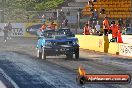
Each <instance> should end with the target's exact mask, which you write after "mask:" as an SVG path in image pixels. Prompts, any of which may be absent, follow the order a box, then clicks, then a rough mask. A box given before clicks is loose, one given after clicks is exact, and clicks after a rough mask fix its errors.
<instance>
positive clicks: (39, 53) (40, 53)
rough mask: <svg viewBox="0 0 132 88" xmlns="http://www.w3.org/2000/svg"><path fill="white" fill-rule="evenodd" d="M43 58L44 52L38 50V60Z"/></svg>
mask: <svg viewBox="0 0 132 88" xmlns="http://www.w3.org/2000/svg"><path fill="white" fill-rule="evenodd" d="M41 57H42V52H40V50H39V49H37V58H39V59H40V58H41Z"/></svg>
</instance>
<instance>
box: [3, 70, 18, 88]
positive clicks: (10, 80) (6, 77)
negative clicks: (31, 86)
mask: <svg viewBox="0 0 132 88" xmlns="http://www.w3.org/2000/svg"><path fill="white" fill-rule="evenodd" d="M0 72H1V73H2V75H3V76H4V78H5V79H6V80H8V81H9V82H10V83H11V84H12V85H13V87H14V88H19V86H18V85H17V84H16V83H15V82H14V81H13V80H12V79H11V78H10V77H9V76H8V75H7V74H6V73H5V72H4V70H2V69H1V68H0ZM0 88H1V87H0Z"/></svg>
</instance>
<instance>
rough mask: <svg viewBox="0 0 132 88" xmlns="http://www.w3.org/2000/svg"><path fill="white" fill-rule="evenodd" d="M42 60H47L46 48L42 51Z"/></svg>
mask: <svg viewBox="0 0 132 88" xmlns="http://www.w3.org/2000/svg"><path fill="white" fill-rule="evenodd" d="M41 59H42V60H43V59H44V60H46V53H45V50H44V48H43V49H42V58H41Z"/></svg>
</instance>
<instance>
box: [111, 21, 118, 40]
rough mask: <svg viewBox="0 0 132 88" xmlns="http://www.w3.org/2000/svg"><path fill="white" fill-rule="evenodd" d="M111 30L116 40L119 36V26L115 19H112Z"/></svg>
mask: <svg viewBox="0 0 132 88" xmlns="http://www.w3.org/2000/svg"><path fill="white" fill-rule="evenodd" d="M110 30H112V39H114V40H115V42H116V41H117V37H118V30H119V26H118V25H116V24H115V21H112V23H111V26H110Z"/></svg>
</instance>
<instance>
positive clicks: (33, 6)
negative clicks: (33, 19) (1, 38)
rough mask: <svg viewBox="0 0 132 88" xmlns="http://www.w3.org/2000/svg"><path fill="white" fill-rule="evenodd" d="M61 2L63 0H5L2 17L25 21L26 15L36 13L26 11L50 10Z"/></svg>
mask: <svg viewBox="0 0 132 88" xmlns="http://www.w3.org/2000/svg"><path fill="white" fill-rule="evenodd" d="M63 2H64V0H6V2H5V3H4V12H5V13H4V14H5V16H4V17H5V19H6V20H15V21H16V22H19V21H20V22H25V21H26V20H27V15H29V16H33V15H35V14H36V13H32V14H31V13H28V11H44V10H50V9H53V8H55V7H57V6H58V5H59V4H62V3H63ZM2 6H3V5H2ZM0 8H1V7H0ZM29 18H30V17H29Z"/></svg>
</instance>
